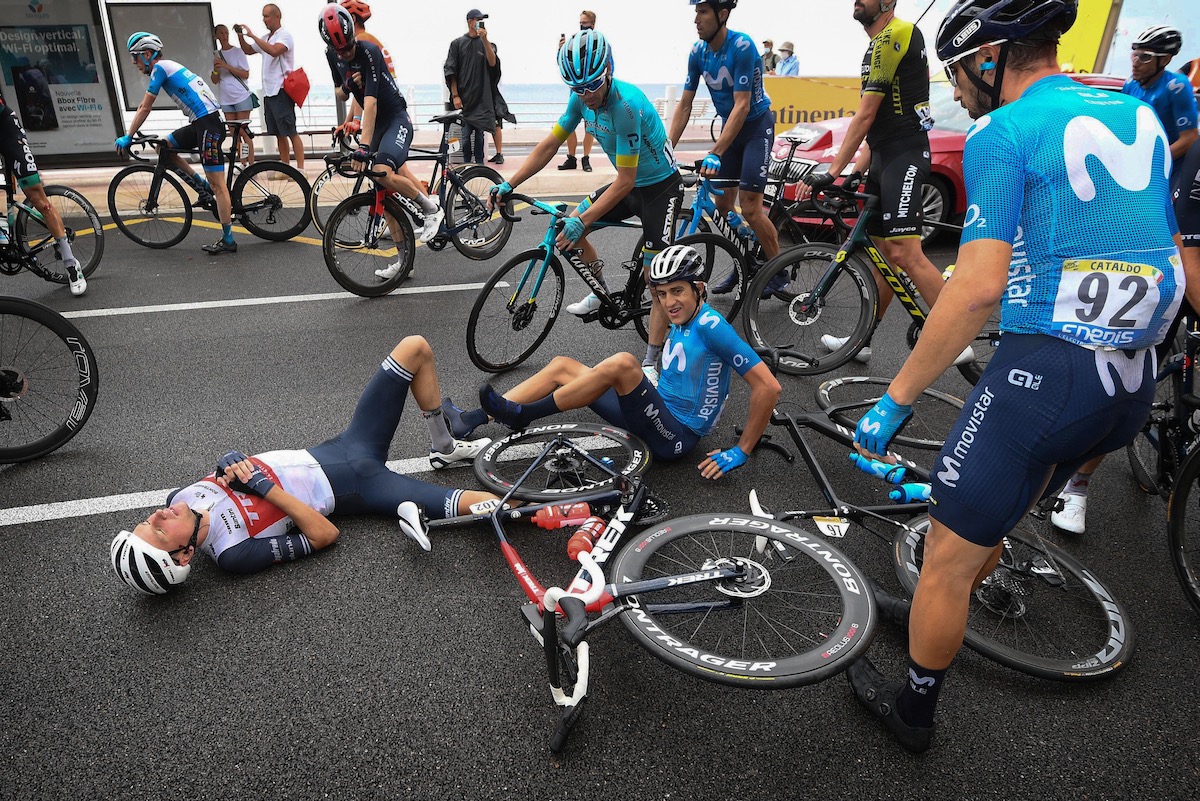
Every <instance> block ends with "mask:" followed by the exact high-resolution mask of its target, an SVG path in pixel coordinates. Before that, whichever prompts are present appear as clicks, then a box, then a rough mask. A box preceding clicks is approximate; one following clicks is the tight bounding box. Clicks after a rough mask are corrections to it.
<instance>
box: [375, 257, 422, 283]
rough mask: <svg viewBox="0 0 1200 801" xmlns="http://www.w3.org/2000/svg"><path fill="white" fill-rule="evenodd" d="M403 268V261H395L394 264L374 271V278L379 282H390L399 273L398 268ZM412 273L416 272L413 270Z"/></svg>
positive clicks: (410, 274) (410, 275)
mask: <svg viewBox="0 0 1200 801" xmlns="http://www.w3.org/2000/svg"><path fill="white" fill-rule="evenodd" d="M403 266H404V259H396V262H395V263H394V264H389V265H388V266H387V267H383V268H381V269H378V270H376V271H375V277H376V278H378V279H379V280H381V281H391V280H392V279H393V278H395V277H396V274H397V273H398V272H400V268H401V267H403ZM413 272H416V269H415V268H414V269H413ZM409 277H410V278H411V277H412V273H409Z"/></svg>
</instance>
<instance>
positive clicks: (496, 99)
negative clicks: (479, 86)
mask: <svg viewBox="0 0 1200 801" xmlns="http://www.w3.org/2000/svg"><path fill="white" fill-rule="evenodd" d="M492 50H496V46H495V45H492ZM497 52H498V51H497ZM492 105H493V106H494V107H495V109H496V130H495V131H494V132H493V133H492V141H493V142H494V143H495V145H496V148H495V149H496V153H495V155H493V156H492V157H491V158H490V159H488V162H490V163H492V164H503V163H504V135H503V134H502V133H501V131H502V130H503V128H504V121H505V120H507V121H509V122H511V123H512V124H513V125H516V124H517V117H516V115H515V114H513V113H512V112H511V111H510V110H509V108H508V101H507V100H505V99H504V95H502V94H500V71H499V70H496V71H494V72H493V73H492Z"/></svg>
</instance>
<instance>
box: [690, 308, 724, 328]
mask: <svg viewBox="0 0 1200 801" xmlns="http://www.w3.org/2000/svg"><path fill="white" fill-rule="evenodd" d="M720 324H721V315H719V314H717V313H716V312H714V311H706V312H704V314H702V315H700V319H699V320H697V321H696V325H706V326H708V327H709V328H716V327H717V326H718V325H720Z"/></svg>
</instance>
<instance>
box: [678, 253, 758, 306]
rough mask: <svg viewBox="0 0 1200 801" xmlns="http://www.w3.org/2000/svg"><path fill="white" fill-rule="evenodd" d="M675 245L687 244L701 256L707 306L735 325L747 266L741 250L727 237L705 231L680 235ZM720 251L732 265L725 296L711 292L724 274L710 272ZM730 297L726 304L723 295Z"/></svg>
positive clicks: (742, 294)
mask: <svg viewBox="0 0 1200 801" xmlns="http://www.w3.org/2000/svg"><path fill="white" fill-rule="evenodd" d="M675 244H677V245H690V246H691V247H693V248H695V249H696V250H697V251H699V253H700V256H701V257H702V258H703V259H704V280H705V281H706V282H707V284H708V305H709V306H711V307H712V308H714V309H715V310H717V311H718V312H720V313H721V315H722V316H723V317H724V318H725V319H726V320H728V321H729V323H730V325H737V323H738V313H739V312H740V311H741V309H742V300H743V298H744V296H745V293H746V275H747V274H748V271H749V267H750V265H748V264H747V263H746V260H745V258H743V256H742V253H741V251H739V250H738V249H737V247H736V246H734V244H733V243H732V242H730V241H729V240H728V239H726V238H725V237H724V236H722V235H721V234H717V233H705V234H689V235H688V236H684V237H680V238H679V239H677V240H676V241H675ZM718 251H721V252H723V253H724V254H725V256H727V257H732V259H733V264H734V268H733V269H734V272H735V273H736V275H735V277H734V288H733V291H732V292H729V293H728V295H713V291H712V288H713V284H714V283H716V282H718V281H720V280H722V279H723V278H724V277H725V275H726V274H727V273H724V274H722V275H721V276H719V277H718V278H716V279H714V278H713V275H712V267H713V259H714V254H715V253H717V252H718ZM726 297H730V298H731V302H730V303H728V305H726V304H725V302H724V300H723V299H724V298H726Z"/></svg>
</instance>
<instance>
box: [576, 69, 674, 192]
mask: <svg viewBox="0 0 1200 801" xmlns="http://www.w3.org/2000/svg"><path fill="white" fill-rule="evenodd" d="M580 120H583V124H584V130H586V131H587V132H588V133H590V134H591V135H592V136H594V137H596V141H597V142H599V143H600V147H602V148H604V152H605V153H606V154H608V159H609V161H611V162H612V163H613V166H614V167H618V168H620V167H635V168H637V177H636V178H635V179H634V182H633V183H634V186H650V185H652V184H656V183H658V182H659V181H664V180H666V179H667V178H669V177H671V176H672V175H674V174H675V173H676V171H677V168H676V166H675V154H674V153H672V152H671V145H670V144H669V143H668V142H667V131H666V129H665V128H663V124H662V120H661V119H659V116H658V112H657V111H655V110H654V104H653V103H651V102H650V100H649V99H648V98H647V97H646V94H645V93H644V92H643V91H642V90H641V89H638V88H637V87H636V86H634V85H633V84H631V83H626V82H625V81H617V80H614V81H612V83H611V85H610V86H609V91H608V97H607V98H606V99H605V101H604V105H603V106H601V107H600V108H599V109H597V110H596V111H592V110H590V109H589V108H587V107H586V106H584V105H583V101H582V100H581V99H580V96H579V95H577V94H575V93H574V92H572V93H571V99H570V100H568V101H567V110H566V111H564V112H563V115H562V116H561V117H559V119H558V122H557V123H556V124H555V126H554V131H553V133H554V136H555V138H557V139H558V141H560V142H565V141H567V137H568V136H570V135H571V132H572V131H574V130H575V128H576V127H578V125H579V121H580Z"/></svg>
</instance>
